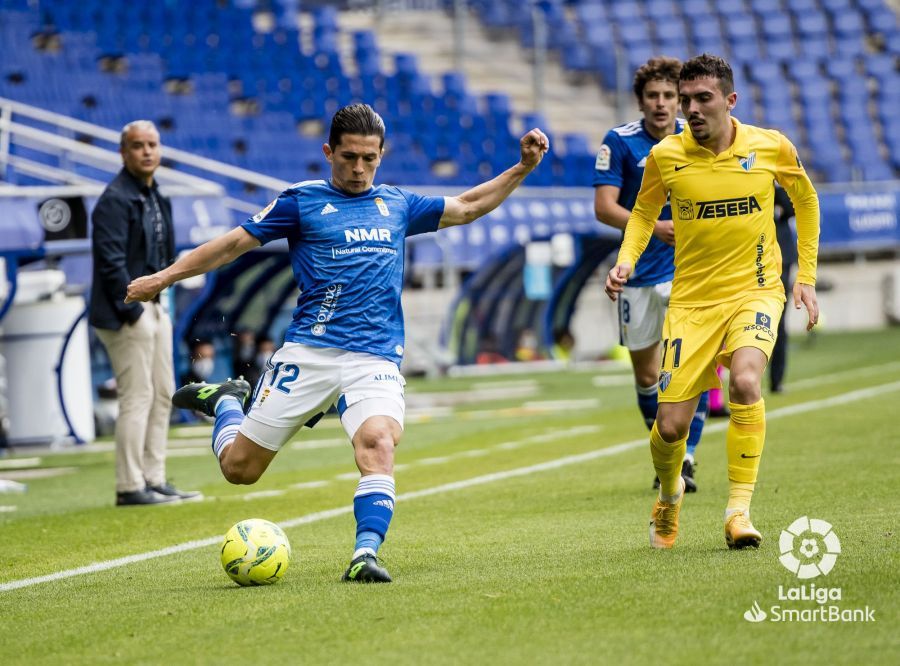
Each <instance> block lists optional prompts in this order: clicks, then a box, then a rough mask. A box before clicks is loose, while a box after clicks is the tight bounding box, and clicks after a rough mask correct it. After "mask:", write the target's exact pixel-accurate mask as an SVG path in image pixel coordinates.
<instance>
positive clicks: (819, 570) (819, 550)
mask: <svg viewBox="0 0 900 666" xmlns="http://www.w3.org/2000/svg"><path fill="white" fill-rule="evenodd" d="M778 546H779V548H780V550H781V557H780V558H778V559H779V561H780V562H781V563H782V564H783V565H784V568H785V569H787V570H788V571H790V572H791V573H792V574H795V575H796V576H797V578H799V579H801V580H806V579H808V578H815V577H816V576H827V575H828V572H829V571H831V569H832V568H833V567H834V563H835V562H836V561H837V556H838V555H839V554H840V552H841V542H840V540H839V539H838V536H837V534H835V533H834V530H833V529H832V528H831V525H830V524H829V523H826V522H825V521H824V520H817V519H816V518H813V519H809V518H807V517H806V516H801V517H800V518H797V520H795V521H794V522H792V523H791V524H790V525H789V526H788V528H787V529H785V530H782V531H781V538H779V539H778Z"/></svg>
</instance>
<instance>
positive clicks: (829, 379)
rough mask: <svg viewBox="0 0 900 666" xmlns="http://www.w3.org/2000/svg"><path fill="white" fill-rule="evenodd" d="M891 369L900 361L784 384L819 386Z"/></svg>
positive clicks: (803, 386) (894, 368)
mask: <svg viewBox="0 0 900 666" xmlns="http://www.w3.org/2000/svg"><path fill="white" fill-rule="evenodd" d="M892 370H900V361H893V362H891V363H882V364H880V365H864V366H862V367H860V368H852V369H850V370H842V371H840V372H832V373H831V374H828V375H819V376H818V377H807V378H806V379H798V380H796V381H793V382H788V383H787V384H786V386H787V388H790V389H798V388H806V387H808V386H821V385H822V384H827V383H833V382H839V381H842V380H844V379H847V378H850V377H867V376H869V375H880V374H882V373H885V372H891V371H892Z"/></svg>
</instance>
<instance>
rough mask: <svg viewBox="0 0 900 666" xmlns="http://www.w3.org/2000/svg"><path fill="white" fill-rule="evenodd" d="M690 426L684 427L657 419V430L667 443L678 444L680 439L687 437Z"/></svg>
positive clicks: (673, 422)
mask: <svg viewBox="0 0 900 666" xmlns="http://www.w3.org/2000/svg"><path fill="white" fill-rule="evenodd" d="M689 427H690V424H687V425H684V424H681V423H677V422H675V421H672V420H670V421H660V420H659V418H657V419H656V429H657V430H658V431H659V435H660V437H662V438H663V439H664V440H665V441H667V442H677V441H678V440H679V439H684V438H685V437H687V433H688V428H689Z"/></svg>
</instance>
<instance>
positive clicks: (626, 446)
mask: <svg viewBox="0 0 900 666" xmlns="http://www.w3.org/2000/svg"><path fill="white" fill-rule="evenodd" d="M898 390H900V381H898V382H891V383H889V384H882V385H880V386H872V387H869V388H865V389H859V390H856V391H850V392H849V393H842V394H839V395H835V396H832V397H830V398H823V399H821V400H812V401H810V402H804V403H800V404H797V405H790V406H787V407H781V408H779V409H775V410H773V411H772V412H771V413H769V414H767V415H766V419H767V420H771V419H778V418H782V417H785V416H793V415H795V414H800V413H803V412H811V411H814V410H816V409H821V408H824V407H831V406H837V405H845V404H847V403H849V402H854V401H857V400H865V399H866V398H872V397H875V396H877V395H880V394H884V393H890V392H893V391H898ZM727 427H728V424H727V423H714V424H712V425H710V426H708V427H707V428H706V429H705V430H706V431H707V432H717V431H721V430H724V429H725V428H727ZM646 445H647V438H646V437H642V438H640V439H633V440H631V441H630V442H622V443H621V444H615V445H613V446H608V447H606V448H603V449H596V450H594V451H588V452H587V453H581V454H577V455H571V456H564V457H562V458H557V459H556V460H548V461H546V462H542V463H538V464H536V465H528V466H527V467H517V468H515V469H510V470H506V471H504V472H494V473H493V474H484V475H482V476H476V477H473V478H470V479H463V480H462V481H454V482H452V483H445V484H442V485H440V486H433V487H431V488H423V489H422V490H413V491H411V492H408V493H401V494H400V495H398V496H397V500H398V501H399V500H412V499H418V498H419V497H429V496H431V495H439V494H441V493H447V492H452V491H454V490H462V489H464V488H472V487H474V486H480V485H484V484H486V483H493V482H495V481H505V480H506V479H513V478H516V477H520V476H528V475H529V474H534V473H537V472H545V471H547V470H551V469H559V468H560V467H567V466H569V465H577V464H578V463H583V462H589V461H591V460H596V459H598V458H606V457H609V456H614V455H616V454H619V453H625V452H627V451H631V450H632V449H635V448H637V447H639V446H646ZM352 512H353V505H352V504H351V505H347V506H343V507H339V508H337V509H328V510H326V511H317V512H316V513H309V514H306V515H305V516H300V517H298V518H291V519H290V520H285V521H283V522H281V523H279V525H281V526H282V527H283V528H286V529H288V528H291V527H296V526H298V525H308V524H310V523H315V522H319V521H322V520H327V519H329V518H336V517H337V516H343V515H345V514H348V513H352ZM221 542H222V537H221V536H214V537H209V538H208V539H197V540H195V541H187V542H185V543H180V544H177V545H175V546H169V547H168V548H161V549H159V550H152V551H150V552H146V553H138V554H136V555H129V556H127V557H120V558H117V559H114V560H107V561H105V562H95V563H94V564H88V565H87V566H83V567H78V568H76V569H67V570H65V571H57V572H56V573H52V574H47V575H46V576H36V577H34V578H23V579H20V580H13V581H10V582H8V583H0V592H9V591H11V590H18V589H21V588H23V587H31V586H32V585H39V584H41V583H49V582H52V581H55V580H64V579H66V578H73V577H74V576H81V575H83V574H93V573H98V572H100V571H108V570H109V569H116V568H118V567H124V566H127V565H129V564H135V563H137V562H145V561H147V560H152V559H155V558H157V557H166V556H168V555H175V554H177V553H184V552H187V551H191V550H197V549H199V548H207V547H209V546H213V545H215V544H218V543H221Z"/></svg>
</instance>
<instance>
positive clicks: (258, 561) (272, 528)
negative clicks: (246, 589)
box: [221, 518, 291, 585]
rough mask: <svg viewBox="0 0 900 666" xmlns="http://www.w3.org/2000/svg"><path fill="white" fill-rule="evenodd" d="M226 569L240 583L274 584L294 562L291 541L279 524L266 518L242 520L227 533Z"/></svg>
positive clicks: (224, 550)
mask: <svg viewBox="0 0 900 666" xmlns="http://www.w3.org/2000/svg"><path fill="white" fill-rule="evenodd" d="M221 554H222V568H223V569H225V573H226V574H228V576H229V577H230V578H231V580H233V581H234V582H235V583H237V584H238V585H271V584H272V583H277V582H278V581H279V580H281V578H282V576H284V572H285V571H287V568H288V565H289V564H290V562H291V544H290V543H289V542H288V538H287V536H286V535H285V533H284V530H282V529H281V528H280V527H278V525H276V524H275V523H271V522H269V521H268V520H263V519H262V518H250V519H248V520H242V521H241V522H239V523H237V524H236V525H234V526H233V527H232V528H231V529H230V530H228V532H227V533H226V534H225V540H224V541H223V542H222V549H221Z"/></svg>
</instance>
